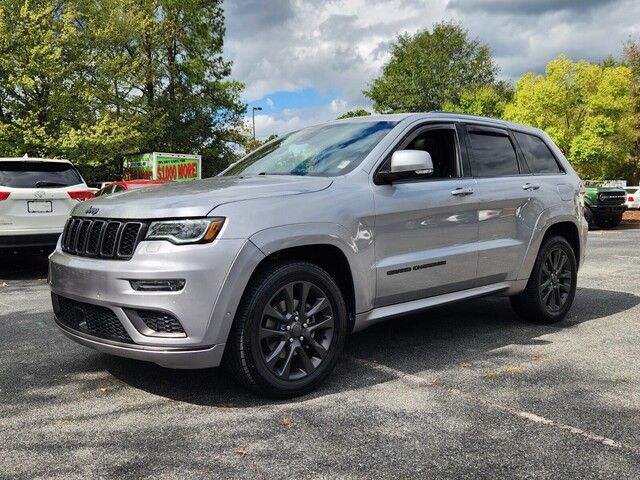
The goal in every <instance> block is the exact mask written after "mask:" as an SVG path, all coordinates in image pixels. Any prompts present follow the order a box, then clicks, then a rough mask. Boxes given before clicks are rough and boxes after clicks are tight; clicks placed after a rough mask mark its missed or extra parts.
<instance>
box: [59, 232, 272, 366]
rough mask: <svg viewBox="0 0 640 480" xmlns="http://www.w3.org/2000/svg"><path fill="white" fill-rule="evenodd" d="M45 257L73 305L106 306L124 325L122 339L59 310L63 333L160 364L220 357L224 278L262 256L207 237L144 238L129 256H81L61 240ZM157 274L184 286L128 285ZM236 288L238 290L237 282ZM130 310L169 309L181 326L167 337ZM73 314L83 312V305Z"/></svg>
mask: <svg viewBox="0 0 640 480" xmlns="http://www.w3.org/2000/svg"><path fill="white" fill-rule="evenodd" d="M49 258H50V261H49V284H50V287H51V291H52V293H53V294H55V295H57V296H59V297H63V298H65V299H68V300H69V301H70V302H77V303H78V304H79V305H82V304H89V305H94V306H98V307H103V308H106V309H108V310H110V311H111V312H113V314H115V317H117V321H118V322H119V323H120V324H121V327H124V330H126V334H125V336H126V337H127V340H126V341H120V340H118V339H115V340H114V338H113V336H105V335H102V334H101V333H95V332H94V331H91V330H87V329H81V328H77V329H75V328H72V326H71V325H70V324H69V323H68V322H66V321H62V320H63V319H62V318H61V317H60V316H58V317H57V318H56V323H57V324H58V326H59V327H60V329H61V330H62V331H63V332H64V333H65V335H67V336H68V337H69V338H71V339H73V340H75V341H76V342H78V343H80V344H82V345H85V346H88V347H92V348H95V349H96V350H100V351H103V352H106V353H110V354H113V355H118V356H123V357H128V358H135V359H139V360H147V361H151V362H154V363H157V364H159V365H162V366H165V367H170V368H206V367H214V366H218V365H219V364H220V361H221V359H222V352H223V350H224V344H225V342H226V336H227V334H228V327H230V324H231V321H232V319H233V315H234V314H235V310H234V308H235V307H233V308H232V307H231V306H230V302H229V297H230V296H229V295H228V294H225V292H226V291H227V290H228V289H229V288H228V287H225V282H226V280H227V278H228V277H229V276H230V275H232V277H233V278H234V279H236V280H237V279H238V278H240V279H242V280H244V277H243V276H242V275H238V273H237V272H235V270H236V269H240V270H241V271H245V270H246V269H247V268H251V265H253V263H256V264H257V262H258V261H259V260H261V258H263V255H262V254H261V252H260V251H259V250H258V249H257V248H256V247H255V246H254V245H253V244H252V243H251V242H249V241H247V240H243V239H219V240H216V241H214V242H213V243H211V244H201V245H180V246H178V245H173V244H171V243H169V242H164V241H154V242H142V243H140V244H139V245H138V247H137V249H136V252H135V254H134V256H133V258H132V259H131V260H127V261H123V260H107V259H99V258H88V257H79V256H75V255H70V254H67V253H64V252H62V251H61V249H60V247H59V246H58V248H57V249H56V251H55V252H54V253H53V254H51V256H50V257H49ZM163 279H183V280H184V281H185V285H184V288H183V289H182V290H180V291H177V292H159V291H137V290H134V289H133V288H132V286H131V284H130V280H163ZM246 281H248V278H247V279H246ZM238 287H239V288H240V289H242V290H243V289H244V285H243V284H242V283H240V285H236V288H238ZM216 306H218V307H219V308H216ZM132 310H133V311H139V310H146V311H155V312H160V313H162V314H166V315H168V316H171V317H173V318H175V319H177V320H178V321H179V322H180V324H181V326H182V328H183V330H184V333H182V334H180V335H173V336H167V335H163V334H161V333H159V332H158V333H156V332H152V331H149V329H146V328H140V327H141V325H140V322H139V321H138V322H136V321H133V320H135V319H133V320H132V316H131V313H130V312H131V311H132ZM78 314H79V315H83V314H84V313H83V309H82V308H79V309H78ZM110 315H111V314H110ZM111 317H113V315H111ZM92 321H94V322H95V321H100V319H97V320H96V319H93V320H92ZM94 325H95V324H94ZM118 327H119V328H120V325H119V326H118ZM143 327H144V326H143ZM96 331H104V330H101V329H98V330H96Z"/></svg>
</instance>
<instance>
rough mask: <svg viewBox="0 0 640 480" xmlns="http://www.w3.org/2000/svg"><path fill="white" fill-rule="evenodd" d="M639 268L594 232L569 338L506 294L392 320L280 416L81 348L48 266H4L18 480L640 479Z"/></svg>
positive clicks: (198, 381)
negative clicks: (56, 310)
mask: <svg viewBox="0 0 640 480" xmlns="http://www.w3.org/2000/svg"><path fill="white" fill-rule="evenodd" d="M639 267H640V229H635V228H631V227H629V226H626V227H625V226H624V225H623V226H622V227H621V228H619V229H616V230H613V231H595V232H590V234H589V251H588V256H587V261H586V264H585V265H584V267H583V268H582V269H581V271H580V275H579V288H578V293H577V295H576V300H575V304H574V307H573V309H572V311H571V314H570V316H569V318H568V319H567V320H565V322H564V323H563V324H560V325H558V326H537V325H530V324H527V323H524V322H522V321H520V320H518V319H517V318H516V317H515V316H514V315H513V314H512V312H511V310H510V308H509V304H508V300H506V299H504V298H488V299H481V300H476V301H473V302H470V303H466V304H460V305H455V306H451V307H447V308H441V309H437V310H432V311H428V312H425V313H421V314H419V315H413V316H410V317H405V318H401V319H398V320H392V321H390V322H387V323H385V324H382V325H378V326H376V327H374V328H371V329H370V330H367V331H364V332H362V333H360V334H357V335H354V336H353V337H352V338H351V339H350V341H349V343H348V346H347V350H346V354H345V356H344V358H343V360H342V361H341V362H340V364H339V366H338V368H337V369H336V371H335V373H334V374H333V375H332V376H331V377H330V379H329V381H328V383H326V384H325V385H324V386H323V387H322V388H321V389H320V390H319V391H317V392H315V393H313V394H312V395H308V396H306V397H302V398H299V399H296V400H292V401H286V402H277V401H272V400H265V399H262V398H259V397H256V396H254V395H252V394H250V393H247V392H245V391H244V390H242V389H240V388H238V387H236V386H235V385H234V384H233V383H231V382H230V381H229V380H228V379H227V378H225V376H224V373H223V371H221V370H216V369H213V370H203V371H171V370H166V369H162V368H160V367H157V366H154V365H152V364H146V363H143V362H136V361H132V360H126V359H120V358H115V357H110V356H107V355H104V354H101V353H98V352H95V351H92V350H89V349H86V348H84V347H81V346H79V345H76V344H75V343H73V342H71V341H70V340H67V339H66V338H65V337H64V336H63V335H62V334H61V333H59V332H58V331H57V330H56V328H55V326H54V323H53V320H52V313H51V309H50V303H49V292H48V289H47V285H46V260H45V259H42V258H37V257H30V258H25V257H14V258H12V259H10V260H6V259H5V260H4V261H3V260H0V328H1V332H2V333H1V334H0V477H1V478H21V477H22V478H34V477H47V478H53V477H64V478H89V477H92V478H93V477H104V478H126V477H135V478H144V477H153V478H163V477H164V478H169V477H171V478H193V477H196V476H197V477H220V478H251V479H254V478H284V477H292V478H374V477H375V478H394V479H397V478H408V477H423V478H443V477H447V478H489V477H492V478H495V477H501V478H531V477H536V478H554V479H556V478H577V477H583V478H630V479H637V478H639V477H640V433H639V432H640V366H639V365H640V305H639V304H640V268H639Z"/></svg>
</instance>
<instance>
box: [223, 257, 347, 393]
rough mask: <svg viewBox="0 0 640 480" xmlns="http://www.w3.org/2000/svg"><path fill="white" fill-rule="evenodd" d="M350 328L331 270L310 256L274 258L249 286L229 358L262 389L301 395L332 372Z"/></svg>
mask: <svg viewBox="0 0 640 480" xmlns="http://www.w3.org/2000/svg"><path fill="white" fill-rule="evenodd" d="M346 332H347V313H346V307H345V303H344V299H343V298H342V294H341V292H340V289H339V288H338V286H337V285H336V282H335V281H334V280H333V278H332V277H331V276H330V275H329V274H328V273H327V272H326V271H324V270H323V269H321V268H320V267H318V266H317V265H314V264H311V263H307V262H300V261H285V262H278V263H274V264H272V265H270V266H268V267H267V268H265V269H264V270H263V271H262V272H261V273H260V274H259V275H258V276H257V278H255V279H254V280H253V281H252V282H251V285H250V286H249V287H248V289H247V291H246V292H245V295H244V297H243V299H242V302H241V305H240V308H239V310H238V314H237V315H236V319H235V321H234V324H233V327H232V330H231V333H230V334H229V341H228V343H227V351H226V358H225V364H226V365H227V367H228V368H229V370H230V371H231V373H232V374H233V376H234V377H235V378H236V379H237V380H238V381H239V382H240V383H241V384H243V385H244V386H246V387H248V388H250V389H252V390H254V391H257V392H258V393H261V394H264V395H267V396H271V397H276V398H288V397H294V396H297V395H302V394H304V393H307V392H309V391H311V390H313V389H314V388H315V387H316V386H318V385H319V384H320V382H322V381H323V380H324V379H325V378H326V376H327V375H329V374H330V373H331V371H332V370H333V368H334V367H335V365H336V363H337V361H338V358H339V356H340V353H341V352H342V349H343V346H344V340H345V336H346Z"/></svg>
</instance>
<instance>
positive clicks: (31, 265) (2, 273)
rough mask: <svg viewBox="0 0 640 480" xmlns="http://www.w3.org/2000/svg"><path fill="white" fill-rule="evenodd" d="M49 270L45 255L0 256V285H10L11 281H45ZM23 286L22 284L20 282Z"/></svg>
mask: <svg viewBox="0 0 640 480" xmlns="http://www.w3.org/2000/svg"><path fill="white" fill-rule="evenodd" d="M48 268H49V259H48V256H47V255H45V254H41V255H25V254H15V255H5V254H2V255H0V283H2V282H3V281H4V282H6V283H9V284H10V281H12V280H39V279H46V278H47V272H48ZM21 284H22V285H23V286H24V285H25V284H24V282H21Z"/></svg>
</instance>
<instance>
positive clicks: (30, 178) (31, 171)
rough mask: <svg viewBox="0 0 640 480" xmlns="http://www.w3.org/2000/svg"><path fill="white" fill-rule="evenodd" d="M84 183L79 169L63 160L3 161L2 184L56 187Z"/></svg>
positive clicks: (0, 167)
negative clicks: (62, 161)
mask: <svg viewBox="0 0 640 480" xmlns="http://www.w3.org/2000/svg"><path fill="white" fill-rule="evenodd" d="M79 183H82V178H81V177H80V174H79V173H78V171H77V170H76V169H75V168H74V167H73V166H72V165H70V164H68V163H61V162H23V161H15V162H1V161H0V185H2V186H4V187H13V188H55V187H68V186H71V185H78V184H79Z"/></svg>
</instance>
